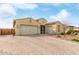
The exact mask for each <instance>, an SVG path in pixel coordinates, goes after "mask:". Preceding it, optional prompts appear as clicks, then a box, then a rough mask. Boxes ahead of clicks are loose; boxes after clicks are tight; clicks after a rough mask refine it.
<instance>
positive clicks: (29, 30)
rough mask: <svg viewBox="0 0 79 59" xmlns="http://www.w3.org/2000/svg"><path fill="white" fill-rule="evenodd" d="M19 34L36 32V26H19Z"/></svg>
mask: <svg viewBox="0 0 79 59" xmlns="http://www.w3.org/2000/svg"><path fill="white" fill-rule="evenodd" d="M21 34H22V35H27V34H37V26H21Z"/></svg>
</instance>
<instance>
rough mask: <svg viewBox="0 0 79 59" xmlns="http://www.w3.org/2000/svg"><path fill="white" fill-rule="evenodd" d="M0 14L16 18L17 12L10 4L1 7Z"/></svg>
mask: <svg viewBox="0 0 79 59" xmlns="http://www.w3.org/2000/svg"><path fill="white" fill-rule="evenodd" d="M0 14H1V15H6V16H8V15H11V16H15V15H16V10H15V9H14V7H13V6H11V5H10V4H2V5H0Z"/></svg>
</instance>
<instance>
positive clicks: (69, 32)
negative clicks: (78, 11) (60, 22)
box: [67, 30, 77, 35]
mask: <svg viewBox="0 0 79 59" xmlns="http://www.w3.org/2000/svg"><path fill="white" fill-rule="evenodd" d="M67 34H68V35H77V32H75V31H74V30H69V31H68V32H67Z"/></svg>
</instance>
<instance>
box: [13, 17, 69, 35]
mask: <svg viewBox="0 0 79 59" xmlns="http://www.w3.org/2000/svg"><path fill="white" fill-rule="evenodd" d="M13 27H14V29H15V35H30V34H59V33H65V31H67V29H68V28H69V27H68V26H67V25H66V24H63V23H61V22H60V21H55V22H51V23H48V22H47V20H45V19H44V18H39V19H36V20H34V19H32V18H22V19H16V20H14V22H13Z"/></svg>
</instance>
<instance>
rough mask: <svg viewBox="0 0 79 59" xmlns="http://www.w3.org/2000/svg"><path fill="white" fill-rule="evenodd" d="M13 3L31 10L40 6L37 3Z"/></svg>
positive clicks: (20, 7)
mask: <svg viewBox="0 0 79 59" xmlns="http://www.w3.org/2000/svg"><path fill="white" fill-rule="evenodd" d="M13 5H14V6H15V7H17V8H19V9H29V10H33V9H35V8H37V7H38V5H37V4H32V3H26V4H25V3H24V4H13Z"/></svg>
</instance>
